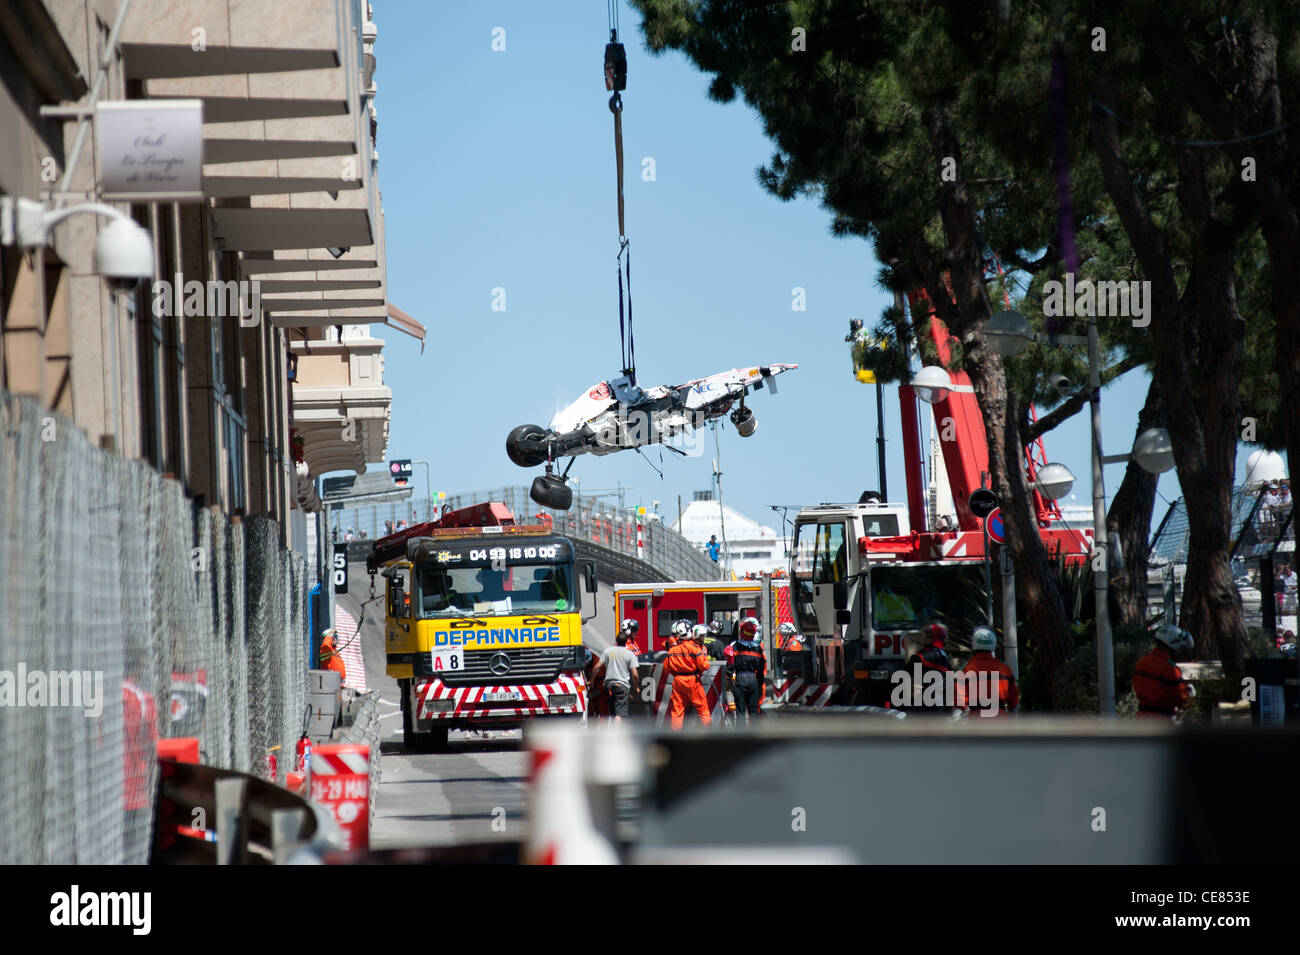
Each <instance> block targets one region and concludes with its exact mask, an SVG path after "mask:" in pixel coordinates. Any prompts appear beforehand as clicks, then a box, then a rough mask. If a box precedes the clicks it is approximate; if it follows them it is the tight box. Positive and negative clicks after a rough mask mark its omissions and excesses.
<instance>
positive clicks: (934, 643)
mask: <svg viewBox="0 0 1300 955" xmlns="http://www.w3.org/2000/svg"><path fill="white" fill-rule="evenodd" d="M947 640H948V628H947V627H945V626H944V625H943V624H941V623H931V624H928V625H926V626H925V627H923V628H921V630H920V631H919V633H918V632H917V631H912V632H911V633H909V634H907V635H905V636H904V637H903V642H904V645H905V646H907V647H908V649H909V653H908V657H907V662H906V663H905V664H904V666H905V668H906V669H907V672H908V674H909V675H910V676H911V678H912V699H911V700H909V701H908V702H907V703H905V704H903V706H902V708H903V709H907V710H909V711H910V712H913V713H917V714H921V713H929V714H934V715H938V716H947V715H949V714H950V713H951V712H952V707H951V706H947V705H943V706H935V705H933V704H928V705H927V704H925V703H922V702H921V691H922V687H923V685H924V683H923V681H924V680H925V675H926V674H927V673H938V674H939V675H940V676H941V677H942V676H944V675H945V674H948V673H951V672H952V664H951V663H950V662H949V661H948V651H947V650H946V649H944V644H945V643H946V642H947ZM945 685H946V683H945ZM953 702H956V701H953Z"/></svg>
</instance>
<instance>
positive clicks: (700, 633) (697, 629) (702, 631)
mask: <svg viewBox="0 0 1300 955" xmlns="http://www.w3.org/2000/svg"><path fill="white" fill-rule="evenodd" d="M708 635H709V625H708V624H707V623H697V624H696V625H695V626H693V627H691V636H692V637H694V638H695V639H696V640H699V641H700V642H701V643H703V642H704V638H705V637H707V636H708Z"/></svg>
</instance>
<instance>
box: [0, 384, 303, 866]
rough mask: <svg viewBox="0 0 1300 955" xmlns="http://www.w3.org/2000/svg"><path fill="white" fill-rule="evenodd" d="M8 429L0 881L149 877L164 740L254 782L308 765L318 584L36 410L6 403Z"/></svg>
mask: <svg viewBox="0 0 1300 955" xmlns="http://www.w3.org/2000/svg"><path fill="white" fill-rule="evenodd" d="M0 425H3V432H2V434H0V520H2V521H3V525H4V531H3V535H0V624H2V625H3V627H4V631H3V637H2V638H0V767H2V768H0V806H2V807H3V812H0V864H14V863H76V864H111V863H122V862H130V863H142V862H145V861H147V860H148V857H149V850H150V842H151V838H152V825H153V815H154V801H155V798H156V795H155V794H156V791H157V774H158V768H157V741H158V739H159V738H160V737H178V736H190V737H197V738H198V739H199V746H200V759H201V761H202V762H204V763H207V764H209V765H213V766H218V767H222V768H228V769H235V770H240V771H244V772H253V773H260V774H265V772H264V771H265V767H266V759H265V757H266V754H267V751H268V750H271V749H272V748H273V747H280V752H281V753H283V754H292V752H293V743H294V741H296V739H297V737H298V733H299V731H300V726H299V723H300V720H301V714H302V712H303V710H304V709H305V706H306V672H307V659H306V655H307V649H306V595H305V593H304V586H305V580H306V576H305V568H304V567H303V566H302V559H301V557H300V556H299V555H297V554H294V553H292V552H289V551H286V550H284V549H283V548H282V547H281V546H280V543H279V534H278V529H277V527H276V525H275V524H273V523H271V522H268V521H264V520H259V519H254V520H252V521H250V522H249V523H248V524H246V525H245V524H240V523H238V522H234V523H229V522H228V521H227V520H226V518H225V517H224V516H223V515H221V514H219V513H217V512H215V511H213V510H208V509H201V508H197V507H195V505H194V503H193V502H192V501H190V500H189V499H188V498H186V497H185V495H184V492H183V490H182V488H181V487H180V486H179V485H178V484H177V483H176V482H174V481H169V480H165V479H163V478H162V477H161V476H160V475H159V474H158V473H157V472H155V471H153V470H152V469H150V468H149V467H148V466H147V465H145V464H143V463H141V462H137V461H127V460H125V459H123V458H120V457H117V456H115V455H113V454H110V453H107V452H105V451H102V450H100V449H99V448H96V447H94V446H93V445H92V444H91V443H90V442H89V440H88V439H87V438H86V436H85V434H84V433H82V432H81V431H78V430H77V429H76V428H75V427H74V426H73V424H72V423H71V422H70V421H68V420H67V419H65V418H63V417H60V416H57V415H54V414H52V413H50V412H48V411H46V410H44V409H42V408H40V407H39V406H38V405H36V404H35V403H34V402H32V401H30V400H29V399H26V398H19V397H14V396H10V395H8V394H5V393H0ZM286 762H287V760H286V759H285V758H284V757H283V756H282V757H281V759H280V760H279V772H278V775H280V776H281V778H282V777H283V772H284V768H285V765H286Z"/></svg>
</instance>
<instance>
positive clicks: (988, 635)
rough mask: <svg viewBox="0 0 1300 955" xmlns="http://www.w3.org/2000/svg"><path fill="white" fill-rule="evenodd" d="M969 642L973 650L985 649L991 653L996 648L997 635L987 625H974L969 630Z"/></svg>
mask: <svg viewBox="0 0 1300 955" xmlns="http://www.w3.org/2000/svg"><path fill="white" fill-rule="evenodd" d="M970 644H971V647H972V648H973V649H975V650H987V651H989V653H992V652H993V651H994V650H996V649H997V648H998V635H997V634H996V633H994V632H993V631H992V630H990V629H989V628H988V627H976V628H975V629H974V630H972V631H971V635H970Z"/></svg>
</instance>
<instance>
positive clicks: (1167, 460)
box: [984, 311, 1173, 719]
mask: <svg viewBox="0 0 1300 955" xmlns="http://www.w3.org/2000/svg"><path fill="white" fill-rule="evenodd" d="M984 337H985V339H986V340H987V341H988V342H989V344H990V346H991V347H992V348H993V350H994V351H996V352H997V353H998V354H999V355H1001V356H1003V357H1004V358H1007V357H1011V356H1013V355H1018V354H1019V353H1020V352H1022V351H1024V349H1025V347H1026V346H1027V345H1028V344H1029V343H1030V342H1031V341H1042V340H1043V339H1042V337H1040V336H1039V335H1036V334H1034V333H1033V331H1032V330H1031V328H1030V325H1029V320H1028V319H1026V318H1025V317H1024V316H1023V315H1021V314H1020V313H1019V312H1013V311H1002V312H998V313H997V314H996V315H994V316H993V317H992V318H991V319H989V321H988V323H987V324H986V325H985V327H984ZM1050 341H1051V343H1052V344H1053V345H1087V346H1088V402H1089V405H1090V406H1091V410H1092V414H1091V418H1092V429H1091V430H1092V539H1093V553H1100V554H1101V555H1102V558H1101V560H1100V561H1098V562H1095V563H1094V565H1093V593H1094V596H1095V599H1096V617H1097V682H1098V691H1099V694H1100V701H1099V709H1100V711H1101V716H1102V718H1103V719H1106V718H1110V719H1113V718H1114V717H1115V648H1114V638H1113V636H1112V633H1111V626H1110V570H1109V567H1108V566H1107V561H1108V559H1109V557H1110V542H1109V534H1108V533H1107V529H1106V484H1105V476H1104V475H1103V473H1102V465H1105V464H1111V463H1114V462H1117V461H1127V460H1129V459H1130V458H1132V459H1133V460H1135V461H1137V463H1138V466H1139V467H1141V468H1142V469H1143V470H1145V471H1149V472H1150V473H1152V474H1159V473H1160V472H1162V471H1168V470H1169V469H1170V468H1172V467H1173V453H1172V450H1171V449H1170V446H1169V434H1168V432H1166V431H1165V430H1164V429H1163V428H1149V429H1148V430H1146V431H1144V432H1142V434H1140V435H1138V439H1137V441H1136V442H1134V445H1133V451H1132V453H1131V454H1117V455H1111V456H1107V455H1105V454H1103V453H1102V449H1101V355H1100V352H1101V349H1100V339H1099V336H1098V334H1097V319H1096V316H1095V315H1089V316H1088V335H1087V337H1086V338H1085V337H1081V336H1078V335H1058V336H1056V337H1055V339H1051V340H1050ZM1049 466H1050V465H1049ZM1068 492H1069V488H1068V487H1066V488H1065V490H1063V491H1062V492H1061V496H1064V494H1066V493H1068ZM1049 496H1050V495H1049Z"/></svg>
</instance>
